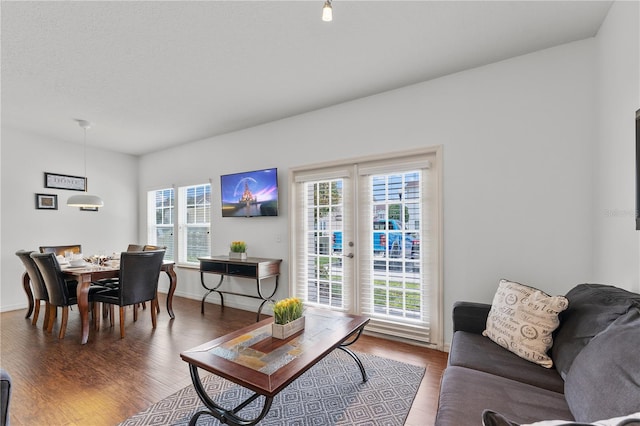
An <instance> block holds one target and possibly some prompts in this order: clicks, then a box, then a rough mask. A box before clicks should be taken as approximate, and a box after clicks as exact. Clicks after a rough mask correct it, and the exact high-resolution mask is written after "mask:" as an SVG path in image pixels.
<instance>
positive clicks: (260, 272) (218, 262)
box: [198, 256, 282, 322]
mask: <svg viewBox="0 0 640 426" xmlns="http://www.w3.org/2000/svg"><path fill="white" fill-rule="evenodd" d="M198 260H199V261H200V283H201V284H202V287H204V289H205V290H207V293H205V295H204V297H203V298H202V302H201V303H200V313H202V314H204V301H205V300H206V298H207V296H209V295H210V294H211V293H213V292H216V293H218V294H219V295H220V305H221V306H222V307H223V308H224V295H225V294H233V295H236V296H243V297H251V298H254V299H260V300H262V303H261V304H260V307H259V308H258V316H257V320H256V322H257V321H260V313H261V312H262V307H263V306H264V304H265V303H267V302H268V301H269V300H272V299H271V298H272V297H273V295H274V294H276V291H277V290H278V278H279V277H280V263H281V262H282V259H265V258H261V257H247V258H246V259H232V258H230V257H229V256H210V257H199V258H198ZM205 274H216V275H220V281H218V284H217V285H215V287H208V286H207V284H206V283H205V278H204V277H205ZM226 276H228V277H239V278H248V279H254V280H256V285H257V293H258V294H257V295H254V294H248V293H240V292H235V291H229V290H220V286H221V285H222V282H223V281H224V277H226ZM272 277H274V278H275V285H274V287H273V291H272V292H271V294H269V295H265V294H264V293H263V292H262V283H261V281H262V280H264V279H266V278H272Z"/></svg>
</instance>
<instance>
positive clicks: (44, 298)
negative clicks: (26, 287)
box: [16, 250, 50, 329]
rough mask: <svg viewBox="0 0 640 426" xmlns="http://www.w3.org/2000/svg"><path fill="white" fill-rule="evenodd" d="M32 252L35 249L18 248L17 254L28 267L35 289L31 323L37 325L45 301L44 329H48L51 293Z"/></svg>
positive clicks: (28, 273) (32, 285)
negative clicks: (41, 306)
mask: <svg viewBox="0 0 640 426" xmlns="http://www.w3.org/2000/svg"><path fill="white" fill-rule="evenodd" d="M31 253H35V251H30V250H18V251H17V252H16V256H18V257H19V258H20V260H21V261H22V264H23V265H24V268H25V269H26V271H27V272H26V273H27V275H28V276H29V280H30V281H31V288H32V290H33V298H34V302H35V303H34V306H33V307H34V309H33V320H32V321H31V324H33V325H36V323H37V322H38V315H39V314H40V304H41V303H42V302H45V311H44V322H43V323H42V329H46V328H47V325H48V324H49V314H50V312H49V293H47V287H46V286H45V285H44V280H43V278H42V274H41V273H40V270H39V269H38V265H36V262H34V260H33V259H32V258H31Z"/></svg>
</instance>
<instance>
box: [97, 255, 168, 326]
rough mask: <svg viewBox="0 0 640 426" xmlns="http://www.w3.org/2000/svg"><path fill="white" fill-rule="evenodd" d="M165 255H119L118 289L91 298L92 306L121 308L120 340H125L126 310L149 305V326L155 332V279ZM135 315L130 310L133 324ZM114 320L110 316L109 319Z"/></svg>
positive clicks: (156, 304)
mask: <svg viewBox="0 0 640 426" xmlns="http://www.w3.org/2000/svg"><path fill="white" fill-rule="evenodd" d="M163 257H164V251H160V250H157V251H146V252H145V251H137V252H123V253H121V254H120V276H119V285H118V287H117V288H114V289H109V290H107V291H101V292H98V293H96V294H95V295H94V299H93V300H94V301H95V302H102V303H108V304H110V305H111V306H110V309H111V310H113V306H115V305H117V306H119V307H120V338H124V336H125V331H124V323H125V312H126V311H125V307H126V306H129V305H134V306H135V305H136V304H138V303H142V302H146V301H151V309H149V310H150V311H151V323H152V325H153V328H156V323H157V309H158V297H157V292H158V278H159V277H160V270H161V268H162V259H163ZM137 312H138V311H137V310H136V309H135V307H134V309H133V320H134V321H137V319H138V313H137ZM111 317H112V318H113V315H111Z"/></svg>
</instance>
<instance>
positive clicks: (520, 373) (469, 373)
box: [435, 284, 640, 426]
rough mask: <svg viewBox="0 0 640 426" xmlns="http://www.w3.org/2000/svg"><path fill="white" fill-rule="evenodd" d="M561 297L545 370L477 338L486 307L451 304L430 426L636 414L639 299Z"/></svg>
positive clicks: (603, 291)
mask: <svg viewBox="0 0 640 426" xmlns="http://www.w3.org/2000/svg"><path fill="white" fill-rule="evenodd" d="M565 297H566V298H567V299H568V302H569V307H568V308H567V309H566V310H565V311H564V312H562V313H561V314H560V316H559V318H560V325H559V327H558V328H557V329H556V331H555V332H554V340H553V346H552V348H551V350H550V351H549V352H548V354H549V356H550V357H551V359H552V360H553V364H554V366H553V367H552V368H544V367H541V366H539V365H537V364H534V363H532V362H529V361H527V360H525V359H522V358H520V357H518V356H517V355H515V354H513V353H512V352H510V351H508V350H506V349H504V348H503V347H502V346H499V345H498V344H496V343H494V342H493V341H491V340H490V339H489V338H488V337H484V336H483V335H482V331H483V330H484V328H485V324H486V320H487V315H488V313H489V310H490V308H491V305H488V304H483V303H470V302H458V303H456V304H455V306H454V309H453V326H454V335H453V339H452V342H451V349H450V353H449V362H448V366H447V368H446V369H445V372H444V375H443V378H442V382H441V385H440V399H439V402H438V413H437V417H436V422H435V424H436V425H437V426H464V425H481V424H485V425H486V426H489V425H503V424H504V425H519V424H527V423H534V422H539V421H544V420H567V421H572V422H580V423H581V424H582V423H590V422H595V421H598V420H603V419H611V418H617V417H621V416H629V415H630V414H633V413H639V412H640V294H636V293H632V292H628V291H626V290H623V289H620V288H617V287H613V286H607V285H601V284H580V285H578V286H576V287H574V288H573V289H572V290H570V291H569V292H568V293H567V294H566V295H565ZM632 417H636V416H632ZM483 421H484V423H483ZM616 424H626V425H628V424H635V425H638V424H640V418H638V421H637V422H636V423H633V422H631V423H629V422H628V421H627V422H626V423H624V422H623V423H616Z"/></svg>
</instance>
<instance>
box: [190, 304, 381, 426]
mask: <svg viewBox="0 0 640 426" xmlns="http://www.w3.org/2000/svg"><path fill="white" fill-rule="evenodd" d="M307 312H308V314H309V315H307V321H306V328H305V330H304V331H302V332H300V333H297V334H296V335H294V336H291V337H289V338H288V339H285V340H279V339H275V338H272V337H268V338H266V339H264V340H263V341H261V342H259V343H258V344H259V345H260V348H261V349H263V350H265V351H267V352H268V351H269V350H270V349H276V348H278V347H280V346H282V345H284V344H287V342H289V341H291V340H293V339H297V338H299V337H300V338H304V336H303V334H304V333H313V335H314V338H317V339H318V344H315V342H314V345H313V346H312V347H308V348H306V349H305V350H303V351H302V354H300V355H299V356H297V357H296V358H295V359H294V360H292V361H291V362H289V363H287V364H286V365H284V366H282V367H280V368H279V369H277V370H276V371H275V372H273V373H272V374H265V373H261V372H259V371H256V370H253V369H251V368H249V367H245V366H243V365H240V364H237V363H235V362H234V361H231V360H228V359H224V358H222V357H218V356H216V355H213V354H211V353H210V352H209V351H210V350H212V349H214V348H216V347H217V346H220V345H222V344H225V343H227V342H230V341H232V340H234V339H239V338H242V336H243V335H246V334H247V333H251V332H252V331H254V330H257V329H259V328H261V327H264V326H266V325H269V324H271V322H272V321H273V319H272V318H267V319H265V320H263V321H260V322H258V323H256V324H253V325H251V326H248V327H245V328H243V329H241V330H238V331H236V332H233V333H231V334H228V335H226V336H223V337H220V338H218V339H215V340H212V341H211V342H207V343H205V344H203V345H200V346H198V347H196V348H193V349H190V350H188V351H185V352H182V353H181V354H180V357H181V358H182V359H183V360H184V361H186V362H187V363H188V364H189V372H190V374H191V380H192V382H193V386H194V388H195V390H196V393H197V394H198V397H199V398H200V400H201V401H202V403H203V404H204V405H205V406H206V407H207V409H206V410H200V411H198V412H196V413H195V414H194V415H193V417H192V418H191V420H190V422H189V425H195V424H196V423H197V421H198V418H199V417H200V416H201V415H203V414H208V415H211V416H213V417H215V418H216V419H218V420H219V421H220V422H221V423H222V424H229V425H234V426H250V425H255V424H256V423H258V422H259V421H261V420H262V419H263V418H264V417H265V416H266V415H267V413H268V412H269V410H270V409H271V404H272V403H273V399H274V397H275V396H276V395H277V394H278V393H279V392H281V391H282V390H283V389H285V388H286V387H287V386H288V385H289V384H290V383H291V382H293V381H294V380H295V379H297V378H298V377H299V376H300V375H302V374H303V373H304V372H305V371H307V370H309V369H310V368H311V367H313V366H314V365H315V364H316V363H317V362H319V361H320V360H321V359H323V358H324V357H325V356H327V355H328V354H329V353H331V352H332V351H333V350H334V349H340V350H342V351H344V352H346V353H347V354H349V356H351V358H353V360H354V361H355V362H356V364H357V365H358V368H359V369H360V373H361V375H362V381H363V382H366V381H367V380H368V377H367V373H366V371H365V368H364V365H363V364H362V361H360V358H358V356H357V355H356V354H355V353H354V352H353V351H352V350H351V349H349V348H348V346H350V345H352V344H353V343H355V342H356V341H357V340H358V339H359V338H360V336H361V335H362V331H363V330H364V327H365V326H366V325H367V323H368V322H369V319H368V318H366V317H362V316H356V315H348V314H342V313H335V312H331V311H324V310H308V311H307ZM332 317H334V318H335V320H336V323H335V324H332V325H333V326H334V328H333V329H326V325H327V321H331V318H332ZM314 318H315V321H314ZM338 319H339V321H338ZM337 322H339V323H337ZM320 342H321V343H320ZM198 368H202V369H203V370H206V371H208V372H210V373H213V374H216V375H218V376H220V377H223V378H225V379H227V380H229V381H231V382H233V383H236V384H238V385H240V386H243V387H245V388H247V389H249V390H251V391H253V392H254V394H253V395H251V396H250V397H249V398H247V399H246V400H245V401H243V402H242V403H240V405H238V406H237V407H234V408H232V409H225V408H223V407H221V406H220V405H218V404H217V403H216V402H215V401H213V399H211V397H210V396H209V395H208V394H207V392H206V390H205V388H204V385H203V384H202V381H201V379H200V374H199V372H198ZM260 396H263V397H264V398H265V400H264V405H263V407H262V410H261V412H260V414H259V415H258V417H256V418H254V419H245V418H243V417H240V416H239V415H238V413H239V412H240V411H241V410H242V409H243V408H245V407H246V406H247V405H249V404H250V403H252V402H253V401H255V400H256V399H257V398H259V397H260Z"/></svg>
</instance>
